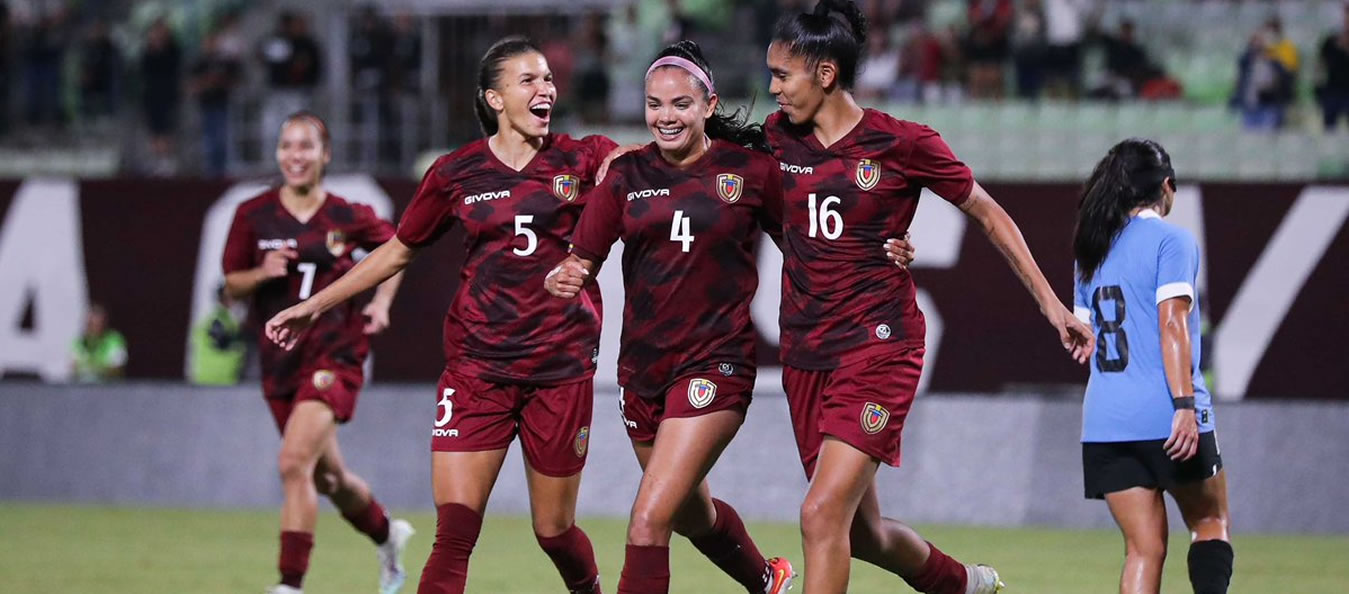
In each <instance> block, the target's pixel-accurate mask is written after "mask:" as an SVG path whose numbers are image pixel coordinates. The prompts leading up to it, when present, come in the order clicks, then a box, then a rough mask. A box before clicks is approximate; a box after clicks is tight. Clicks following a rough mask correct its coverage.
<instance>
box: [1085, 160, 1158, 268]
mask: <svg viewBox="0 0 1349 594" xmlns="http://www.w3.org/2000/svg"><path fill="white" fill-rule="evenodd" d="M1167 178H1171V183H1172V191H1174V190H1175V178H1176V172H1175V170H1174V169H1172V168H1171V156H1170V155H1168V154H1167V152H1166V149H1164V148H1162V145H1160V144H1157V143H1156V142H1154V141H1151V140H1144V139H1139V138H1130V139H1127V140H1123V141H1121V142H1120V143H1119V144H1117V145H1115V146H1114V148H1111V149H1110V152H1109V153H1107V154H1106V156H1105V158H1104V159H1101V162H1100V163H1097V164H1096V170H1095V171H1092V172H1091V177H1090V178H1088V179H1087V184H1086V185H1085V186H1083V188H1082V198H1081V200H1080V201H1079V202H1078V205H1077V227H1076V228H1075V229H1074V230H1073V258H1074V260H1076V262H1077V273H1078V275H1079V276H1080V277H1081V278H1082V280H1083V281H1084V282H1089V281H1091V277H1092V276H1094V275H1095V274H1096V271H1097V270H1098V269H1099V268H1100V267H1101V263H1102V262H1104V261H1105V256H1106V254H1107V253H1108V252H1109V251H1110V245H1111V244H1112V243H1114V242H1115V237H1116V236H1118V235H1119V233H1120V231H1121V230H1123V229H1124V226H1125V225H1126V224H1128V223H1129V213H1130V212H1132V211H1133V210H1134V209H1135V208H1138V207H1140V206H1150V205H1153V204H1156V203H1158V202H1160V201H1161V199H1162V183H1163V182H1164V181H1165V180H1166V179H1167Z"/></svg>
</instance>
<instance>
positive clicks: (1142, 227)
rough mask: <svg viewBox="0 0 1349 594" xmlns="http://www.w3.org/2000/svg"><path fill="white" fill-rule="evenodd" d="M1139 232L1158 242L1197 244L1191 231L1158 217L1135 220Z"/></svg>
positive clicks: (1151, 216) (1148, 216) (1143, 217)
mask: <svg viewBox="0 0 1349 594" xmlns="http://www.w3.org/2000/svg"><path fill="white" fill-rule="evenodd" d="M1133 222H1134V223H1136V224H1137V227H1138V230H1139V231H1142V232H1143V233H1146V234H1147V235H1148V236H1149V237H1151V238H1153V239H1155V240H1156V241H1168V242H1181V243H1185V244H1193V243H1195V239H1194V234H1193V233H1190V230H1189V229H1186V228H1185V227H1182V226H1180V225H1177V224H1175V223H1172V222H1171V221H1168V220H1166V219H1163V218H1162V217H1160V216H1157V215H1143V216H1138V217H1136V218H1135V219H1134V221H1133Z"/></svg>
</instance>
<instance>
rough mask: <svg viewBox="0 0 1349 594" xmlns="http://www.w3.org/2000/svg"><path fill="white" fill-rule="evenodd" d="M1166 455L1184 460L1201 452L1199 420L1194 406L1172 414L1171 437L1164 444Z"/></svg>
mask: <svg viewBox="0 0 1349 594" xmlns="http://www.w3.org/2000/svg"><path fill="white" fill-rule="evenodd" d="M1162 447H1163V448H1164V449H1166V455H1167V456H1170V457H1171V459H1172V460H1175V461H1176V462H1184V461H1186V460H1189V459H1190V458H1193V457H1194V455H1195V454H1197V453H1199V421H1198V420H1196V419H1195V414H1194V409H1193V408H1183V409H1180V410H1178V411H1176V412H1175V414H1173V415H1172V416H1171V437H1168V438H1166V443H1164V444H1162Z"/></svg>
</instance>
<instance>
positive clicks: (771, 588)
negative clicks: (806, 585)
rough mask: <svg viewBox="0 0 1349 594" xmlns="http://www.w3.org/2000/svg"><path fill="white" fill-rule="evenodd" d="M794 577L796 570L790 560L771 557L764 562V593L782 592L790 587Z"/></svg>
mask: <svg viewBox="0 0 1349 594" xmlns="http://www.w3.org/2000/svg"><path fill="white" fill-rule="evenodd" d="M795 579H796V570H794V569H792V562H791V561H788V560H786V559H783V558H782V557H773V558H772V559H769V560H768V562H767V563H765V564H764V585H763V591H764V594H782V593H783V592H786V591H787V590H791V589H792V580H795Z"/></svg>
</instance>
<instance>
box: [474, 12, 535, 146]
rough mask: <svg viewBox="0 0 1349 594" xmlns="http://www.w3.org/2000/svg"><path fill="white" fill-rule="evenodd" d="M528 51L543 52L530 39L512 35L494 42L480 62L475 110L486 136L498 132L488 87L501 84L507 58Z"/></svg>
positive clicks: (495, 86) (492, 87)
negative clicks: (503, 65)
mask: <svg viewBox="0 0 1349 594" xmlns="http://www.w3.org/2000/svg"><path fill="white" fill-rule="evenodd" d="M528 53H543V52H540V51H539V48H538V47H537V46H535V45H534V42H532V41H530V40H529V39H527V38H525V37H520V36H515V35H512V36H510V37H504V38H502V39H500V40H498V41H497V42H496V43H493V44H492V47H490V48H487V53H485V54H483V56H482V61H481V62H479V63H478V89H477V94H476V95H474V96H473V111H474V113H476V114H477V116H478V125H479V126H481V127H482V133H483V134H484V135H485V136H491V135H493V134H496V133H497V112H496V110H495V109H492V106H491V105H488V104H487V89H495V88H497V85H499V84H501V68H502V66H501V65H502V64H503V63H504V62H505V61H506V60H509V59H511V58H514V57H515V56H518V55H520V54H528Z"/></svg>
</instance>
